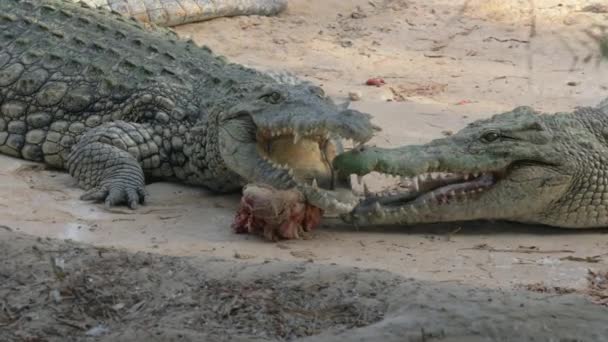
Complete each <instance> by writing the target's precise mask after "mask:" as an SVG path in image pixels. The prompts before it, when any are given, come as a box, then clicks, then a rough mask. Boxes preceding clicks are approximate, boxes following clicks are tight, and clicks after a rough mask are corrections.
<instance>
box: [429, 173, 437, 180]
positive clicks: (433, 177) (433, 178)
mask: <svg viewBox="0 0 608 342" xmlns="http://www.w3.org/2000/svg"><path fill="white" fill-rule="evenodd" d="M429 178H431V179H432V180H435V179H437V178H439V175H438V174H437V173H436V172H431V174H430V177H429Z"/></svg>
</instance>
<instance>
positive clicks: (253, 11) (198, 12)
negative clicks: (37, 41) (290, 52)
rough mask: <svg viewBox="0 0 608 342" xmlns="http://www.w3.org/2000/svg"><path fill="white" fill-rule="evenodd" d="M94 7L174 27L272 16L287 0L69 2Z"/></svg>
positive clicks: (81, 0) (282, 7) (284, 6)
mask: <svg viewBox="0 0 608 342" xmlns="http://www.w3.org/2000/svg"><path fill="white" fill-rule="evenodd" d="M69 1H72V2H80V3H81V4H85V5H88V6H90V7H94V8H106V9H110V10H112V11H115V12H118V13H120V14H122V15H124V16H127V17H133V18H135V19H137V20H139V21H141V22H146V23H152V24H156V25H158V26H177V25H182V24H187V23H193V22H198V21H204V20H209V19H213V18H218V17H232V16H238V15H275V14H278V13H280V12H282V11H283V10H285V8H286V7H287V0H220V1H209V0H174V1H156V2H150V1H145V0H69Z"/></svg>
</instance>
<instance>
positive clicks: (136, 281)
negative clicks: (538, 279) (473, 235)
mask: <svg viewBox="0 0 608 342" xmlns="http://www.w3.org/2000/svg"><path fill="white" fill-rule="evenodd" d="M602 277H603V280H602V283H603V290H602V291H600V292H602V293H603V294H604V295H606V291H607V290H608V287H606V285H608V280H606V278H605V275H604V276H602ZM0 280H1V281H2V285H3V286H0V298H2V301H1V302H0V308H1V310H0V340H2V341H28V342H29V341H45V342H46V341H49V342H51V341H57V342H59V341H62V342H63V341H107V342H117V341H125V342H127V341H128V342H139V341H141V342H144V341H163V342H169V341H180V342H183V341H209V342H211V341H260V342H261V341H303V342H304V341H309V342H310V341H322V342H330V341H336V342H339V341H361V342H363V341H384V342H393V341H394V342H404V341H429V342H430V341H444V342H445V341H452V342H456V341H460V342H477V341H479V342H481V341H547V342H549V341H605V337H606V336H607V334H608V324H606V318H605V316H606V308H605V307H602V306H600V305H596V304H593V303H590V302H589V301H588V300H587V298H584V297H581V295H579V294H566V295H562V296H558V297H556V296H555V295H547V294H538V293H532V292H524V291H518V292H514V291H509V290H507V291H501V290H492V289H483V288H479V287H470V286H454V284H451V283H443V284H438V283H437V282H426V281H418V280H414V279H411V278H409V279H407V278H404V277H401V276H398V275H395V274H393V273H389V272H386V271H379V270H360V269H353V268H349V267H344V266H338V265H318V264H314V263H308V262H267V263H251V264H250V263H243V262H238V261H234V260H224V259H218V258H209V257H192V258H178V257H168V256H161V255H158V254H147V253H141V252H140V253H136V254H133V253H128V252H125V251H118V250H113V249H106V248H100V247H91V246H87V245H83V244H76V243H65V242H61V241H58V240H50V239H37V238H35V237H32V236H25V235H23V234H16V233H14V232H9V231H7V230H6V229H0Z"/></svg>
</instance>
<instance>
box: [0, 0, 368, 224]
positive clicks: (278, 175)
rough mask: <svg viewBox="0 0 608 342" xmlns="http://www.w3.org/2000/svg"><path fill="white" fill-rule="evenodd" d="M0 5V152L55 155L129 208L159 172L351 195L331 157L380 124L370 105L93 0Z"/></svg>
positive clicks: (99, 192) (342, 206) (323, 200)
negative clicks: (344, 102)
mask: <svg viewBox="0 0 608 342" xmlns="http://www.w3.org/2000/svg"><path fill="white" fill-rule="evenodd" d="M0 8H1V9H2V11H0V153H2V154H5V155H10V156H13V157H17V158H22V159H26V160H31V161H37V162H43V163H45V164H47V165H48V166H49V167H53V168H59V169H67V170H68V171H69V173H70V174H71V175H72V176H73V177H74V178H75V179H76V180H77V182H78V184H79V186H81V187H82V188H84V189H85V190H86V192H85V193H84V195H83V196H82V199H83V200H90V201H98V202H104V203H105V204H106V206H108V207H110V206H114V205H119V204H127V205H128V206H129V207H131V208H136V207H137V206H138V205H139V204H142V203H143V202H144V201H145V198H146V196H147V193H146V190H145V184H146V182H150V181H154V180H157V179H165V180H174V181H180V182H184V183H187V184H192V185H197V186H203V187H206V188H208V189H210V190H212V191H215V192H220V193H221V192H233V191H238V190H239V189H240V188H241V187H242V186H243V185H245V184H247V183H252V182H257V183H264V184H268V185H270V186H273V187H275V188H277V189H286V188H289V189H292V188H293V189H299V190H300V191H302V192H303V193H304V194H305V195H306V196H307V198H308V199H309V200H310V201H311V203H313V204H315V205H317V206H318V207H320V208H324V209H327V210H334V209H335V210H337V211H338V212H344V211H348V210H351V209H352V204H353V203H352V202H349V201H350V200H349V199H348V198H347V200H342V199H341V198H342V197H338V196H337V195H336V193H337V192H335V191H333V190H332V189H331V188H332V187H333V186H334V185H333V184H334V183H335V182H334V181H333V180H334V176H333V172H332V169H331V164H330V163H331V160H332V159H333V157H334V156H335V155H336V153H339V152H340V151H341V141H343V140H345V139H347V140H352V141H354V142H357V143H363V142H365V141H367V140H369V139H370V138H371V137H372V136H373V134H374V132H375V131H377V130H378V129H379V128H378V127H377V126H375V125H374V124H372V123H371V115H369V114H367V113H362V112H359V111H356V110H353V109H348V108H345V106H341V105H337V104H336V103H334V101H332V99H331V98H330V97H329V96H327V95H326V94H325V93H324V92H323V89H322V88H320V87H318V86H316V85H313V84H311V83H309V82H305V81H300V80H298V79H296V78H294V77H290V75H288V74H284V73H280V72H278V73H264V72H260V71H257V70H255V69H252V68H247V67H244V66H242V65H239V64H235V63H229V62H228V61H227V60H226V58H224V57H223V56H219V55H216V54H214V53H213V52H212V51H211V50H210V49H209V48H207V47H205V46H198V45H196V44H195V43H194V42H192V41H191V40H182V39H179V38H178V37H177V36H176V35H175V34H174V33H172V32H171V31H170V30H168V29H164V28H160V27H154V28H145V27H144V26H143V24H142V23H140V22H138V21H137V20H131V19H127V18H125V17H124V16H122V15H120V14H112V13H110V12H108V11H106V10H103V9H94V8H90V7H88V6H81V5H78V4H73V3H70V2H63V1H54V0H46V1H25V0H0ZM349 206H350V207H349Z"/></svg>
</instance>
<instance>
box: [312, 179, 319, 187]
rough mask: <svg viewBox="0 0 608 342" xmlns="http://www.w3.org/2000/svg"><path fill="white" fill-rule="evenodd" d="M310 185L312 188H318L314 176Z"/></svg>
mask: <svg viewBox="0 0 608 342" xmlns="http://www.w3.org/2000/svg"><path fill="white" fill-rule="evenodd" d="M312 187H313V188H315V189H318V188H319V185H318V184H317V179H316V178H314V179H313V180H312Z"/></svg>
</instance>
